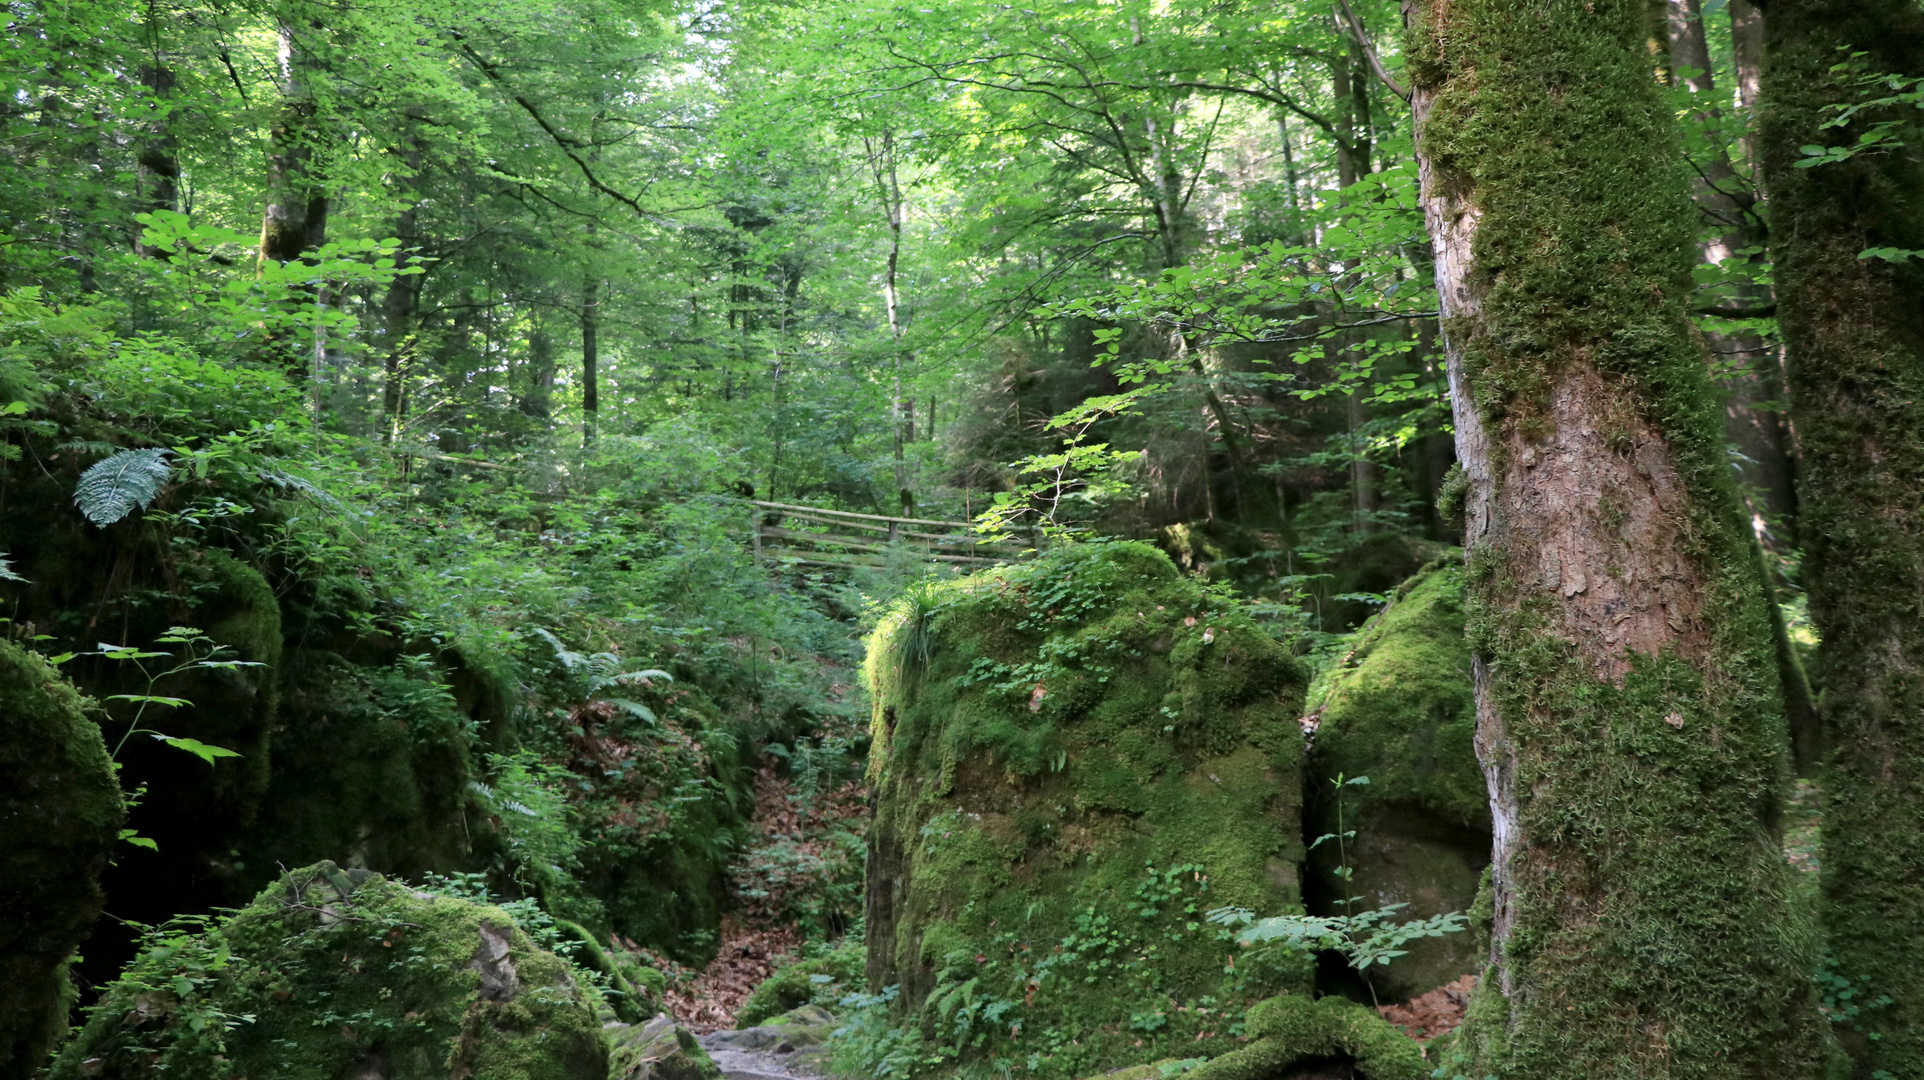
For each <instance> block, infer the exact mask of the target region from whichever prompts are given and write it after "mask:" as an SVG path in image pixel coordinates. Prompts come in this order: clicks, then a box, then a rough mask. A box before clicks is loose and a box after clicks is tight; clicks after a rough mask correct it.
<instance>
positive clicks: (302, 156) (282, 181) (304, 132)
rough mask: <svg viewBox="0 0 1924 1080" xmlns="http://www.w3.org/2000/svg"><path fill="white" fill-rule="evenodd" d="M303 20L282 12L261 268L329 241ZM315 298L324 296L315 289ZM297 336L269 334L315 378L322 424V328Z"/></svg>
mask: <svg viewBox="0 0 1924 1080" xmlns="http://www.w3.org/2000/svg"><path fill="white" fill-rule="evenodd" d="M297 7H298V5H297ZM301 21H302V20H301V19H297V18H296V15H295V12H294V11H292V10H290V11H284V12H282V13H281V20H280V44H279V49H278V53H277V57H278V70H277V75H278V81H279V84H280V87H279V88H280V97H281V104H280V112H279V114H278V115H277V116H276V117H275V121H274V127H273V130H272V131H270V132H269V134H268V144H267V206H266V208H265V209H264V210H263V211H262V213H261V239H260V256H259V259H260V265H261V267H262V268H265V267H266V266H267V265H268V264H269V263H273V264H275V265H286V264H287V263H291V262H295V261H297V260H299V259H301V258H302V257H303V256H304V255H306V254H308V253H309V252H312V251H315V250H317V249H318V248H320V246H321V245H322V244H324V243H326V242H327V210H328V199H327V189H326V187H325V186H324V185H323V184H322V182H321V179H320V177H319V175H318V169H317V168H316V165H317V163H316V161H315V158H316V156H317V147H318V143H319V132H318V131H317V130H316V127H317V123H316V121H317V109H316V105H315V101H314V93H313V87H312V85H311V80H312V79H313V77H314V71H313V58H312V57H311V56H310V55H309V53H308V50H307V48H306V47H305V46H304V44H303V42H302V41H301V39H300V37H299V35H298V34H297V33H296V24H297V23H299V22H301ZM304 29H308V30H311V29H312V28H311V27H305V28H304ZM310 298H311V299H314V300H317V301H318V300H319V299H320V298H319V297H317V296H312V295H311V294H310ZM296 340H297V336H296V335H295V334H293V333H290V332H287V331H284V330H283V331H278V332H276V333H274V334H272V335H271V336H270V337H269V338H268V346H269V349H270V350H271V351H272V352H275V353H279V354H281V355H280V357H279V360H280V362H281V363H282V364H283V365H284V366H285V367H286V368H287V372H288V374H289V375H291V376H292V377H293V378H294V379H296V380H297V381H308V380H310V379H311V380H312V385H311V386H310V387H309V392H310V394H311V395H312V408H313V411H314V422H315V424H316V425H317V426H318V425H319V423H320V419H321V388H320V377H319V376H320V369H321V363H322V360H323V353H324V350H325V348H326V344H325V341H324V339H323V337H322V335H321V334H320V332H319V331H318V330H316V332H315V336H314V341H313V343H312V347H311V349H309V350H297V349H294V348H293V347H292V346H293V344H294V342H295V341H296ZM317 430H318V427H317Z"/></svg>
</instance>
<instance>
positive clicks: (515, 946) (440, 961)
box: [49, 862, 608, 1080]
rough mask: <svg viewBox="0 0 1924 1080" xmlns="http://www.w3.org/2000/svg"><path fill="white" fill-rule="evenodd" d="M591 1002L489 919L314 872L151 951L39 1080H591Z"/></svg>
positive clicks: (547, 960)
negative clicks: (160, 1079)
mask: <svg viewBox="0 0 1924 1080" xmlns="http://www.w3.org/2000/svg"><path fill="white" fill-rule="evenodd" d="M594 996H595V995H594V992H593V990H592V988H590V987H587V986H584V985H582V984H581V983H578V982H577V981H576V978H575V973H574V971H573V970H572V969H571V967H570V966H569V964H568V963H567V961H565V960H563V959H562V958H561V957H559V956H556V955H555V954H553V953H551V952H547V951H544V950H542V949H540V948H537V947H536V946H535V944H534V943H533V942H532V941H531V940H529V938H528V936H527V934H525V933H523V932H522V931H521V929H520V928H519V927H517V926H516V925H515V922H514V920H513V918H512V917H510V916H509V915H508V914H507V913H506V912H504V911H502V910H501V909H499V908H495V907H490V906H488V905H485V904H477V903H473V902H471V901H467V900H460V899H454V898H451V897H446V896H439V895H433V894H430V893H426V892H421V891H417V890H415V889H412V888H409V887H408V886H406V885H403V884H401V883H399V882H394V881H389V880H387V879H386V878H383V877H381V876H380V875H378V874H371V873H369V872H367V871H364V870H352V871H342V870H340V869H339V868H337V867H336V866H335V865H334V864H333V863H330V862H323V863H319V864H317V865H315V866H312V867H308V868H305V869H302V870H298V871H294V872H292V873H290V874H288V875H287V876H286V877H285V878H284V879H282V880H281V881H280V882H277V883H276V884H274V885H273V886H270V887H269V888H267V889H266V890H264V891H263V892H262V893H261V894H260V895H259V896H257V897H255V899H254V902H253V903H251V904H249V905H248V906H247V907H246V908H243V909H242V910H240V911H238V912H236V913H234V914H233V915H231V916H228V917H225V918H223V919H221V920H219V921H218V922H217V923H215V924H214V925H212V926H210V927H208V928H207V929H205V930H204V931H201V932H181V933H177V934H170V935H162V936H161V937H159V938H158V939H156V940H154V941H152V942H150V944H149V947H148V948H147V949H146V950H145V951H143V952H142V953H141V955H140V956H139V958H137V959H136V960H135V961H134V963H133V964H132V965H131V966H130V967H129V968H128V970H127V971H126V972H125V973H124V974H123V975H122V976H121V977H120V979H119V980H117V981H116V982H114V983H113V984H111V985H109V986H108V987H107V988H106V991H105V993H104V995H103V996H102V999H101V1002H100V1004H99V1006H98V1007H96V1008H95V1009H94V1010H93V1011H92V1013H91V1016H90V1018H89V1020H88V1023H87V1026H86V1028H85V1029H84V1030H83V1031H82V1033H81V1035H80V1037H79V1038H78V1039H77V1040H75V1041H74V1042H73V1043H72V1044H70V1045H69V1046H68V1047H67V1048H66V1049H65V1050H64V1051H63V1052H62V1053H61V1055H60V1057H59V1058H58V1059H57V1060H56V1062H55V1064H54V1067H53V1069H52V1071H51V1073H50V1074H49V1075H50V1077H51V1080H67V1078H72V1077H81V1076H86V1077H106V1078H118V1077H150V1076H155V1075H166V1076H169V1077H180V1078H185V1080H203V1078H205V1080H216V1078H219V1080H228V1078H240V1077H263V1076H274V1077H280V1078H285V1080H335V1078H337V1077H343V1076H382V1077H387V1078H389V1080H429V1078H432V1080H470V1078H472V1080H605V1078H606V1077H607V1074H608V1051H607V1047H606V1045H605V1044H604V1042H603V1038H602V1035H601V1029H600V1025H599V1023H598V1022H597V1020H596V1016H595V1009H594V1004H593V999H594Z"/></svg>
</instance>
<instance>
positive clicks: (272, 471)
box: [259, 467, 347, 514]
mask: <svg viewBox="0 0 1924 1080" xmlns="http://www.w3.org/2000/svg"><path fill="white" fill-rule="evenodd" d="M259 475H260V478H261V479H262V480H263V481H265V482H266V483H269V484H272V485H274V486H275V487H277V488H280V489H281V490H282V491H290V492H293V493H294V494H296V495H304V496H306V497H307V498H308V499H309V500H310V501H312V502H314V503H317V504H319V505H320V506H322V507H324V508H326V509H328V510H332V511H333V512H335V513H337V514H344V513H346V512H347V507H345V506H343V505H342V504H341V500H339V499H337V498H335V497H334V495H333V493H331V492H329V491H328V490H326V489H325V488H323V487H321V486H320V485H319V484H316V483H315V482H314V481H312V480H309V479H307V478H306V477H304V476H295V475H294V474H293V473H291V472H287V471H286V470H284V469H279V468H273V467H270V468H265V469H262V470H260V472H259Z"/></svg>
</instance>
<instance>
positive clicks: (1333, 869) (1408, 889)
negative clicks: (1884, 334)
mask: <svg viewBox="0 0 1924 1080" xmlns="http://www.w3.org/2000/svg"><path fill="white" fill-rule="evenodd" d="M1311 705H1312V712H1311V716H1312V717H1313V718H1315V720H1316V724H1317V726H1316V734H1315V740H1314V743H1313V744H1312V747H1311V750H1310V755H1309V762H1310V773H1311V778H1310V782H1309V796H1308V801H1307V806H1306V808H1305V813H1306V814H1307V816H1308V818H1309V823H1310V828H1311V831H1312V834H1313V835H1316V836H1322V835H1325V834H1340V833H1346V832H1350V831H1354V832H1355V836H1354V837H1349V838H1346V839H1344V841H1343V842H1342V843H1340V844H1339V843H1337V842H1336V841H1334V840H1332V841H1326V842H1324V843H1322V844H1320V845H1318V846H1317V847H1316V849H1315V850H1314V851H1313V852H1311V854H1310V863H1309V865H1310V870H1311V876H1310V881H1309V882H1308V883H1307V884H1308V890H1307V891H1308V894H1309V900H1310V903H1311V904H1312V906H1313V907H1314V908H1315V909H1316V910H1317V911H1318V912H1320V913H1340V912H1341V911H1342V908H1341V906H1340V901H1341V900H1342V899H1344V898H1345V897H1350V896H1355V897H1361V899H1360V900H1358V901H1357V902H1356V909H1357V910H1359V911H1361V910H1367V909H1370V908H1380V907H1383V906H1386V905H1389V904H1395V903H1403V904H1408V905H1409V906H1408V907H1406V908H1403V909H1402V910H1401V914H1402V915H1404V916H1414V917H1423V916H1429V915H1439V914H1442V913H1444V912H1447V911H1467V910H1469V908H1470V905H1471V903H1472V902H1473V901H1474V900H1475V898H1476V890H1477V883H1478V882H1479V880H1480V879H1481V877H1482V874H1483V868H1484V867H1485V866H1487V865H1488V864H1489V861H1490V808H1489V801H1488V798H1487V796H1486V795H1485V791H1484V782H1483V772H1482V769H1481V767H1480V766H1478V764H1477V760H1476V746H1475V741H1474V740H1475V734H1476V719H1475V713H1476V706H1475V702H1474V700H1473V698H1472V692H1471V685H1470V649H1469V645H1468V643H1467V642H1466V641H1465V640H1464V637H1463V568H1462V564H1461V561H1460V557H1457V556H1446V557H1444V558H1441V559H1438V560H1436V561H1435V562H1432V563H1430V564H1429V565H1428V566H1427V567H1424V568H1423V569H1422V570H1421V571H1420V572H1418V573H1417V574H1416V576H1414V577H1412V578H1411V579H1410V580H1409V581H1407V582H1405V583H1404V584H1403V585H1402V586H1401V587H1400V588H1398V589H1397V590H1396V592H1395V594H1394V596H1393V597H1392V599H1391V602H1390V605H1389V606H1388V607H1387V608H1385V609H1384V610H1383V611H1382V612H1381V613H1379V614H1378V615H1377V616H1376V617H1375V618H1373V619H1371V620H1370V622H1369V623H1368V624H1366V625H1365V626H1364V627H1363V628H1362V629H1361V630H1359V631H1357V633H1356V634H1355V635H1354V636H1353V637H1352V638H1351V639H1350V641H1349V643H1348V646H1347V649H1346V650H1345V652H1344V654H1343V656H1342V659H1341V660H1339V661H1338V662H1337V664H1335V665H1334V666H1333V667H1332V668H1331V669H1330V670H1329V671H1327V672H1325V674H1324V675H1323V676H1322V677H1321V678H1319V679H1318V680H1317V684H1316V686H1315V687H1314V688H1313V689H1312V691H1311ZM1359 776H1366V777H1368V778H1369V783H1368V784H1367V785H1362V786H1358V785H1351V786H1345V787H1340V788H1339V787H1337V785H1336V780H1337V778H1338V777H1345V778H1349V777H1359ZM1344 858H1347V860H1348V862H1349V865H1350V867H1351V868H1352V870H1353V871H1354V877H1353V878H1352V879H1351V880H1350V881H1349V882H1347V883H1345V882H1344V881H1343V880H1342V878H1341V877H1340V876H1339V874H1338V872H1337V871H1338V869H1339V867H1340V866H1341V865H1342V860H1343V859H1344ZM1408 948H1409V955H1407V956H1403V957H1399V958H1397V959H1396V960H1395V961H1394V962H1393V963H1392V964H1391V965H1390V966H1389V967H1387V968H1379V969H1372V970H1371V971H1370V973H1369V976H1370V981H1371V984H1372V986H1373V987H1374V989H1375V992H1376V994H1377V996H1378V997H1379V998H1381V999H1382V1000H1384V1001H1391V1000H1395V1001H1401V1000H1404V999H1406V998H1410V997H1414V996H1415V995H1417V994H1421V993H1423V992H1425V991H1427V990H1431V989H1434V988H1435V987H1438V986H1441V985H1443V984H1444V983H1447V982H1450V981H1451V980H1453V979H1455V978H1457V977H1458V976H1460V975H1464V974H1466V973H1470V972H1473V971H1476V970H1478V969H1479V967H1480V961H1479V957H1478V956H1477V954H1476V948H1477V946H1476V941H1475V938H1474V935H1471V934H1468V933H1461V934H1451V935H1446V936H1444V937H1438V938H1421V939H1418V940H1417V941H1415V942H1412V943H1410V945H1409V946H1408Z"/></svg>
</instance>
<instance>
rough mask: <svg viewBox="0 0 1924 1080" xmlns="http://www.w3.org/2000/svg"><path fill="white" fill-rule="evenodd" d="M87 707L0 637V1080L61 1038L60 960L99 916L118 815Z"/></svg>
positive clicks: (30, 1066)
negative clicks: (104, 872) (102, 879)
mask: <svg viewBox="0 0 1924 1080" xmlns="http://www.w3.org/2000/svg"><path fill="white" fill-rule="evenodd" d="M88 708H89V703H88V702H87V700H86V699H85V698H83V697H81V696H80V693H79V692H78V691H76V690H75V689H74V688H73V686H72V685H71V684H69V683H68V682H67V681H66V680H65V679H63V678H61V677H60V674H59V672H57V671H56V670H55V669H54V667H53V665H51V664H49V663H47V662H46V661H45V660H43V659H41V658H40V657H39V656H38V655H35V654H34V653H30V652H27V651H25V650H23V649H21V648H19V647H18V646H16V645H14V644H13V643H12V642H10V641H6V640H4V639H0V1077H7V1078H9V1080H11V1078H14V1077H27V1076H31V1075H33V1073H34V1072H35V1070H37V1069H38V1068H39V1067H40V1065H41V1064H42V1063H43V1062H44V1061H45V1060H46V1056H47V1053H48V1051H49V1050H50V1049H51V1048H52V1046H53V1045H54V1042H55V1041H56V1040H57V1039H58V1038H59V1037H60V1036H61V1035H62V1034H64V1033H65V1032H66V1029H67V1010H68V1008H69V1007H70V1005H71V1004H72V1000H73V993H72V987H71V985H70V984H69V982H68V979H67V963H68V958H69V957H70V956H71V955H72V954H73V952H74V950H75V949H76V948H77V947H78V946H79V945H80V944H81V942H82V941H83V940H85V938H86V937H87V933H88V930H89V928H90V927H91V925H92V923H93V921H94V918H95V917H96V916H97V915H99V913H100V906H101V901H102V897H103V894H102V893H101V889H100V873H101V871H102V870H104V869H105V868H106V865H107V859H108V857H109V856H110V854H111V853H112V851H113V845H114V840H115V837H116V835H117V834H118V831H119V829H120V825H121V822H122V821H123V820H124V819H125V818H126V816H127V811H126V807H125V806H124V805H123V804H122V801H121V795H120V785H119V782H118V781H117V779H116V778H115V776H114V769H113V765H112V763H111V762H110V761H108V759H107V748H106V746H105V745H103V744H102V742H101V738H100V728H99V727H98V726H97V725H96V724H95V723H94V722H93V720H92V719H91V718H89V717H88V715H87V710H88Z"/></svg>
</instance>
